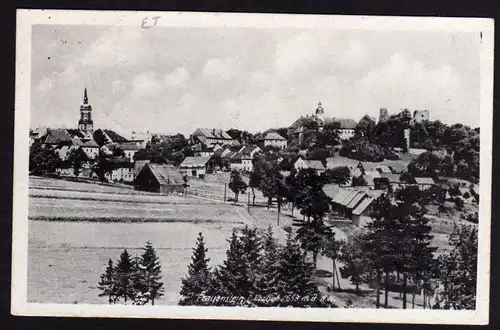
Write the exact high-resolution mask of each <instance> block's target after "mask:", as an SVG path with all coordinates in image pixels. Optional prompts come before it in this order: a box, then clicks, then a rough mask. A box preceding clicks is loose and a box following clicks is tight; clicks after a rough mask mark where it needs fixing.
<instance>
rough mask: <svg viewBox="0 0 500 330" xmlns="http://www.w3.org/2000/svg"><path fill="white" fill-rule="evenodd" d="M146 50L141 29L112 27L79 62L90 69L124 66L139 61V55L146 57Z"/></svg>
mask: <svg viewBox="0 0 500 330" xmlns="http://www.w3.org/2000/svg"><path fill="white" fill-rule="evenodd" d="M145 49H147V48H146V47H145V45H144V40H143V38H142V34H141V32H140V30H139V29H135V28H123V27H122V28H119V27H112V28H110V29H109V30H107V31H106V32H104V33H103V34H102V36H101V37H100V38H99V39H97V40H96V41H95V42H94V43H93V44H92V45H91V46H90V47H89V49H88V51H87V52H86V53H84V54H83V55H82V56H81V57H80V58H79V61H80V63H82V64H83V65H86V66H90V67H95V66H97V67H108V66H118V65H124V64H126V63H130V62H136V61H138V58H139V57H138V56H137V55H138V54H141V53H142V54H141V55H142V56H144V55H146V54H147V52H144V50H145ZM142 60H143V59H142Z"/></svg>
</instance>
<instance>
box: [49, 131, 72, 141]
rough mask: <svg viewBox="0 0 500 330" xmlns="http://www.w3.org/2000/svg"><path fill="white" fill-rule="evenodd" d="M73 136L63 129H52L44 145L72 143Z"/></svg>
mask: <svg viewBox="0 0 500 330" xmlns="http://www.w3.org/2000/svg"><path fill="white" fill-rule="evenodd" d="M71 141H72V140H71V136H70V135H69V134H68V132H67V131H66V130H65V129H63V128H56V129H50V130H48V132H47V135H46V137H45V141H44V143H47V144H59V143H61V142H71Z"/></svg>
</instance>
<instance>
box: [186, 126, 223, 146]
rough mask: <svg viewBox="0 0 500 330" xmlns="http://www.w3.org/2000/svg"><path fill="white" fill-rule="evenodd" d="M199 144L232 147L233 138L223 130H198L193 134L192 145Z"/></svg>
mask: <svg viewBox="0 0 500 330" xmlns="http://www.w3.org/2000/svg"><path fill="white" fill-rule="evenodd" d="M198 142H201V143H203V144H205V145H213V144H220V145H221V146H224V145H231V144H232V142H233V138H232V137H231V136H230V135H229V134H227V133H226V132H224V130H222V129H216V128H197V129H196V130H195V131H194V132H193V133H192V134H191V144H196V143H198Z"/></svg>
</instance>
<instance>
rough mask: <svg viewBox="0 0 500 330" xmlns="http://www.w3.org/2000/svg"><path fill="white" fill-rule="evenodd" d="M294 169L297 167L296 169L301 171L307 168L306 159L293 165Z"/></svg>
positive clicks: (300, 159)
mask: <svg viewBox="0 0 500 330" xmlns="http://www.w3.org/2000/svg"><path fill="white" fill-rule="evenodd" d="M293 167H295V169H296V170H297V171H299V170H301V169H303V168H307V162H306V161H305V160H304V159H302V158H299V159H297V160H296V161H295V163H294V164H293Z"/></svg>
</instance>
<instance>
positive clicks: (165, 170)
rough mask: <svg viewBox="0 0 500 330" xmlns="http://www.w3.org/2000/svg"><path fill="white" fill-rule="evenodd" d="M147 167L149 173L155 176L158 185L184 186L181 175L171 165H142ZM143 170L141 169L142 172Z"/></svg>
mask: <svg viewBox="0 0 500 330" xmlns="http://www.w3.org/2000/svg"><path fill="white" fill-rule="evenodd" d="M146 167H148V168H149V169H150V170H151V173H153V175H154V176H155V178H156V180H158V182H159V183H160V185H167V186H168V185H179V184H184V179H183V177H182V173H180V172H179V171H178V170H177V169H176V168H175V167H174V166H173V165H165V164H153V163H149V164H146V165H144V168H146ZM144 168H143V169H142V170H143V171H144Z"/></svg>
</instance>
